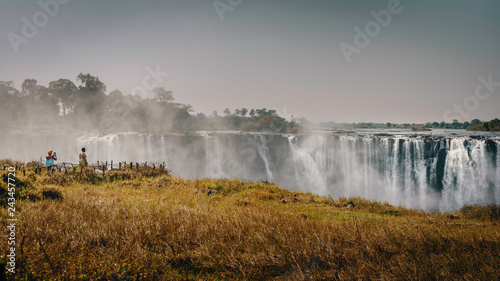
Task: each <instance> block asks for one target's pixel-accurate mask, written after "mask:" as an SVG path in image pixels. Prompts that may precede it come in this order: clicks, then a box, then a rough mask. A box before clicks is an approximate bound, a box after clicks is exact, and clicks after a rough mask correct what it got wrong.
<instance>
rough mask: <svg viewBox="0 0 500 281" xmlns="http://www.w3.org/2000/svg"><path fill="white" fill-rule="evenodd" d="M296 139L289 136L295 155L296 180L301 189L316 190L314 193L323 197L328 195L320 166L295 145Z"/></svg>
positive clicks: (291, 148)
mask: <svg viewBox="0 0 500 281" xmlns="http://www.w3.org/2000/svg"><path fill="white" fill-rule="evenodd" d="M294 139H295V137H294V136H289V137H288V144H289V146H290V150H291V151H292V154H293V164H294V165H293V166H294V170H295V178H296V179H297V183H298V184H300V189H301V190H303V191H308V190H314V192H316V193H318V194H321V195H325V194H327V193H326V184H325V182H324V180H323V178H322V177H321V173H320V171H319V168H318V165H317V164H316V162H314V159H313V158H312V157H311V155H309V154H308V153H306V152H305V151H303V150H302V149H300V148H299V147H298V146H297V145H296V144H295V143H294Z"/></svg>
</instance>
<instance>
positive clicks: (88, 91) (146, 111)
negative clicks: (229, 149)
mask: <svg viewBox="0 0 500 281" xmlns="http://www.w3.org/2000/svg"><path fill="white" fill-rule="evenodd" d="M76 81H77V82H78V83H79V85H78V86H77V85H75V84H74V83H73V82H72V81H71V80H68V79H59V80H56V81H52V82H50V83H49V85H48V86H42V85H38V83H37V80H35V79H26V80H25V81H24V82H23V84H22V86H21V89H20V90H19V89H16V88H15V87H14V84H13V83H12V82H2V81H0V122H2V123H3V124H7V126H8V125H9V124H12V122H11V121H12V120H15V125H16V128H26V129H31V128H64V127H68V128H71V129H73V130H75V129H80V130H99V131H101V132H115V131H148V132H166V131H180V132H185V131H198V130H242V131H259V132H278V133H284V132H296V131H297V130H298V129H299V125H298V124H297V123H296V122H294V121H288V120H286V119H285V118H283V117H282V116H279V115H278V114H277V112H276V110H268V109H266V108H262V109H247V108H241V109H236V110H234V112H233V113H231V111H230V110H229V109H226V110H225V111H224V113H223V115H219V114H218V113H217V112H216V111H214V112H213V114H212V115H210V116H206V115H205V114H203V113H198V114H196V115H194V114H193V108H192V107H191V106H190V105H187V104H181V103H175V102H174V100H175V99H174V96H173V93H172V92H171V91H167V90H166V89H164V88H163V87H157V88H155V89H153V90H152V93H151V96H152V97H151V98H144V97H139V96H137V95H134V96H131V95H123V94H122V92H120V91H119V90H114V91H111V92H110V93H109V94H106V90H107V87H106V85H105V84H104V83H103V82H102V81H100V80H99V78H98V77H96V76H92V75H90V74H79V75H78V77H77V79H76Z"/></svg>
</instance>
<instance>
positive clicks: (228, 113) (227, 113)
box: [224, 108, 231, 116]
mask: <svg viewBox="0 0 500 281" xmlns="http://www.w3.org/2000/svg"><path fill="white" fill-rule="evenodd" d="M224 115H226V116H230V115H231V111H230V110H229V108H226V109H224Z"/></svg>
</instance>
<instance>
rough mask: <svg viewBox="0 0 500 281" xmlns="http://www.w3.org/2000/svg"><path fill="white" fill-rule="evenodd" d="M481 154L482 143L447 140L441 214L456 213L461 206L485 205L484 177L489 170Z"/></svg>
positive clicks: (484, 148)
mask: <svg viewBox="0 0 500 281" xmlns="http://www.w3.org/2000/svg"><path fill="white" fill-rule="evenodd" d="M485 150H486V143H485V142H484V141H474V142H472V141H470V140H467V139H465V138H455V139H451V140H449V151H448V154H447V157H446V164H445V176H444V182H443V195H442V199H441V202H440V206H439V209H440V210H441V211H451V210H456V209H458V208H460V207H461V206H463V205H465V204H483V203H489V200H488V187H489V183H488V179H487V175H486V173H487V171H488V169H489V168H490V167H489V163H488V160H487V157H486V155H485V152H486V151H485ZM498 188H499V187H498V186H497V187H496V189H497V190H498Z"/></svg>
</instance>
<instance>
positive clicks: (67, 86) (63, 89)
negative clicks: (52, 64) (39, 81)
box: [48, 79, 78, 115]
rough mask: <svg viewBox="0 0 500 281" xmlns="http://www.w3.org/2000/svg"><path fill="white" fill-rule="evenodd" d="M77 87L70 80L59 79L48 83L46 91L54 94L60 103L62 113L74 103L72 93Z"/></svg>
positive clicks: (73, 93)
mask: <svg viewBox="0 0 500 281" xmlns="http://www.w3.org/2000/svg"><path fill="white" fill-rule="evenodd" d="M77 90H78V88H77V87H76V86H75V84H74V83H73V82H71V80H68V79H59V80H57V81H52V82H50V83H49V88H48V91H49V92H50V93H52V94H54V95H55V96H56V98H57V99H58V100H59V102H60V103H61V107H62V110H63V115H66V113H67V111H68V110H70V109H72V108H73V106H74V105H75V100H74V95H75V93H76V91H77Z"/></svg>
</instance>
